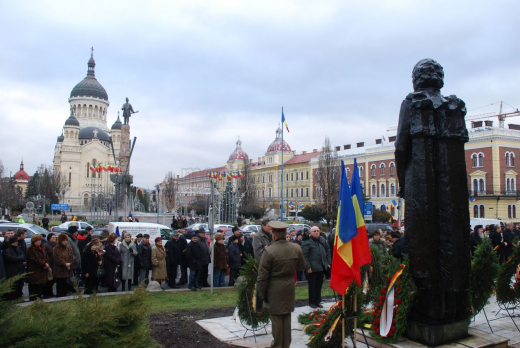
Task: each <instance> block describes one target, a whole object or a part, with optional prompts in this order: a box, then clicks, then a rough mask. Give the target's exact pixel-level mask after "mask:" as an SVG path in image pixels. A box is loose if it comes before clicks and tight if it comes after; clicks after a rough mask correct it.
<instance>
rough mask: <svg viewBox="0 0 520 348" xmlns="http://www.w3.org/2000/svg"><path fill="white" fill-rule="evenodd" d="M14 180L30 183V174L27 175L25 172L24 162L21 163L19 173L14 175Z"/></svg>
mask: <svg viewBox="0 0 520 348" xmlns="http://www.w3.org/2000/svg"><path fill="white" fill-rule="evenodd" d="M14 179H15V180H16V181H20V180H25V181H29V179H30V177H29V174H27V173H26V172H25V170H24V169H23V161H22V163H20V170H19V171H17V172H16V173H15V174H14Z"/></svg>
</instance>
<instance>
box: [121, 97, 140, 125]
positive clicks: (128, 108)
mask: <svg viewBox="0 0 520 348" xmlns="http://www.w3.org/2000/svg"><path fill="white" fill-rule="evenodd" d="M121 110H123V120H124V123H123V124H128V125H129V124H130V116H132V114H137V113H138V112H139V111H134V109H133V108H132V104H130V103H129V102H128V97H127V98H126V103H124V104H123V107H122V108H121Z"/></svg>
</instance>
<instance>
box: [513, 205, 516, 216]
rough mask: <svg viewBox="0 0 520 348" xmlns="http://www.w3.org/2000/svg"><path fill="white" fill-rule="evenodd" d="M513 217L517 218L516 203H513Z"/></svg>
mask: <svg viewBox="0 0 520 348" xmlns="http://www.w3.org/2000/svg"><path fill="white" fill-rule="evenodd" d="M513 217H514V218H516V204H513Z"/></svg>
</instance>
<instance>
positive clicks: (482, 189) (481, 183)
mask: <svg viewBox="0 0 520 348" xmlns="http://www.w3.org/2000/svg"><path fill="white" fill-rule="evenodd" d="M478 188H479V192H480V193H481V194H485V193H486V185H485V183H484V179H480V180H479V181H478Z"/></svg>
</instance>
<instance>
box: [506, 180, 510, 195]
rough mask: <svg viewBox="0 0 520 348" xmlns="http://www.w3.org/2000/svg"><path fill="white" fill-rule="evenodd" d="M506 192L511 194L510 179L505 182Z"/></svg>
mask: <svg viewBox="0 0 520 348" xmlns="http://www.w3.org/2000/svg"><path fill="white" fill-rule="evenodd" d="M506 192H511V179H509V178H507V180H506Z"/></svg>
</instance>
